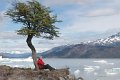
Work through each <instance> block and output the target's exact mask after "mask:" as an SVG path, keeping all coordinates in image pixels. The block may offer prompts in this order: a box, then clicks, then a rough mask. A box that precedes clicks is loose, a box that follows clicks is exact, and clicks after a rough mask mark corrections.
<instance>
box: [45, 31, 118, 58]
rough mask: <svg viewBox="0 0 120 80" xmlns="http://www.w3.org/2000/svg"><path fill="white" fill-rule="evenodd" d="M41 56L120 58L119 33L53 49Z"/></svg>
mask: <svg viewBox="0 0 120 80" xmlns="http://www.w3.org/2000/svg"><path fill="white" fill-rule="evenodd" d="M43 54H44V55H43V56H44V57H49V58H51V57H52V58H58V57H59V58H120V33H117V34H115V35H112V36H110V37H108V38H105V39H98V40H96V41H91V42H86V43H84V42H83V43H81V44H76V45H68V46H67V45H65V46H59V47H55V48H53V49H51V50H48V51H46V52H44V53H43Z"/></svg>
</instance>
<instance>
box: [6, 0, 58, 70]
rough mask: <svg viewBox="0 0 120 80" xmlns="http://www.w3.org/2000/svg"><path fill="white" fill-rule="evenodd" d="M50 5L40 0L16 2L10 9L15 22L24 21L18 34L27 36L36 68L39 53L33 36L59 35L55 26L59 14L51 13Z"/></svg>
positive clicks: (7, 13)
mask: <svg viewBox="0 0 120 80" xmlns="http://www.w3.org/2000/svg"><path fill="white" fill-rule="evenodd" d="M51 12H52V11H51V10H50V8H48V7H45V6H42V5H41V4H40V3H39V2H38V1H35V0H34V1H27V2H26V3H25V2H15V3H14V4H13V6H12V8H10V9H8V10H7V12H6V15H8V16H9V17H10V18H11V19H12V21H13V22H15V23H22V24H23V26H22V28H21V29H19V30H17V34H19V35H25V36H27V39H26V42H27V45H28V47H29V48H30V49H31V51H32V58H33V63H34V65H35V69H36V70H38V66H37V53H36V49H35V47H34V46H33V44H32V38H33V37H37V38H39V37H41V38H46V39H53V38H54V37H59V36H58V34H59V31H58V28H57V27H56V26H55V23H56V22H59V21H58V20H57V16H55V15H53V14H51Z"/></svg>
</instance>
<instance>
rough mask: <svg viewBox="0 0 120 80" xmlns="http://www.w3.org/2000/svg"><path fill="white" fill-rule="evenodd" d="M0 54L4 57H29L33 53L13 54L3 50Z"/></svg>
mask: <svg viewBox="0 0 120 80" xmlns="http://www.w3.org/2000/svg"><path fill="white" fill-rule="evenodd" d="M0 56H2V57H3V58H28V57H30V56H31V53H22V54H15V53H14V54H11V53H6V52H1V53H0Z"/></svg>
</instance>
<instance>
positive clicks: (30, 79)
mask: <svg viewBox="0 0 120 80" xmlns="http://www.w3.org/2000/svg"><path fill="white" fill-rule="evenodd" d="M0 80H76V79H75V77H74V75H70V74H69V70H68V69H57V70H53V71H49V70H40V71H35V70H33V69H31V68H12V67H9V66H5V65H1V66H0Z"/></svg>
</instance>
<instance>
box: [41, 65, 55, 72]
mask: <svg viewBox="0 0 120 80" xmlns="http://www.w3.org/2000/svg"><path fill="white" fill-rule="evenodd" d="M43 69H49V70H50V71H51V70H55V68H53V67H51V66H50V65H49V64H46V65H44V67H43Z"/></svg>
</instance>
